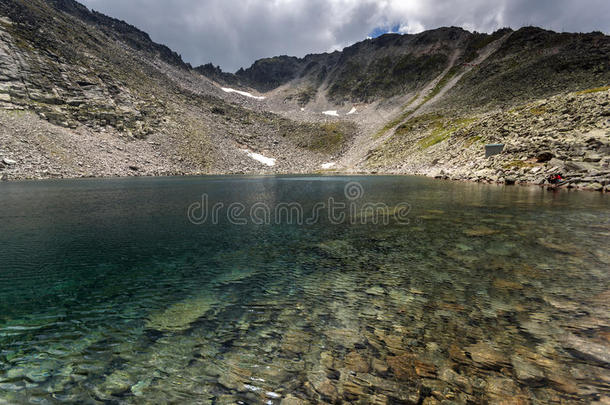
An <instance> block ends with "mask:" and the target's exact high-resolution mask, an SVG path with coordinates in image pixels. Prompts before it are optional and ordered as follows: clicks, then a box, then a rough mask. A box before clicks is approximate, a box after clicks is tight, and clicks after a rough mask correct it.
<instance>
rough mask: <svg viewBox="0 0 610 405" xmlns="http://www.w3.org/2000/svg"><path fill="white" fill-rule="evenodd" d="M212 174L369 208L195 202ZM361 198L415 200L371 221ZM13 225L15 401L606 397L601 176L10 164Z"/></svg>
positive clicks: (607, 211) (218, 191) (0, 393)
mask: <svg viewBox="0 0 610 405" xmlns="http://www.w3.org/2000/svg"><path fill="white" fill-rule="evenodd" d="M349 185H352V186H355V187H356V193H355V194H353V193H350V192H349V191H348V189H347V186H349ZM202 195H205V196H207V201H208V202H209V203H210V205H212V204H213V203H214V202H223V204H224V208H226V207H228V206H229V205H230V204H231V203H235V202H238V203H240V204H243V206H244V207H246V209H245V211H244V212H250V211H249V210H250V208H251V207H252V206H254V205H255V204H257V203H264V204H266V206H267V207H272V208H273V207H277V205H278V204H280V203H288V202H296V203H298V204H299V206H300V207H302V208H303V210H304V212H306V213H307V212H313V207H315V205H316V204H317V203H320V202H322V203H327V202H328V201H329V198H333V201H336V202H337V203H344V204H345V206H346V207H348V208H347V210H348V211H347V215H346V218H350V214H353V213H356V219H357V221H350V220H349V219H345V220H344V221H339V222H337V221H331V220H330V218H329V217H326V216H325V215H321V217H320V218H318V219H317V220H316V221H312V222H311V223H303V224H300V225H299V224H296V223H289V221H288V219H287V218H288V217H286V218H284V219H285V221H273V220H271V221H269V222H270V223H263V224H257V223H255V222H256V221H246V222H247V223H245V224H243V225H240V224H237V223H235V222H236V221H234V220H232V221H228V220H227V218H224V217H223V216H222V213H223V212H224V211H222V209H219V212H220V213H221V214H220V215H219V219H218V221H216V222H218V223H215V222H214V221H213V220H212V219H213V218H212V216H209V217H208V218H207V219H208V220H207V221H206V222H203V221H199V222H197V221H193V218H192V217H190V218H189V215H188V214H189V213H190V212H191V210H190V207H193V204H197V203H198V202H199V201H202ZM366 203H383V204H385V205H386V206H387V207H389V208H388V212H390V213H395V211H396V207H398V206H401V204H402V206H403V207H407V206H408V207H409V210H408V213H407V214H408V215H406V216H405V217H402V220H401V221H397V220H395V218H390V219H389V220H388V221H377V222H378V223H373V222H374V221H373V220H370V219H371V215H372V211H367V212H364V211H362V210H360V208H361V207H362V205H363V204H366ZM351 204H354V206H355V207H357V209H355V210H354V211H353V212H349V207H350V205H351ZM202 205H203V204H202ZM195 206H196V207H198V208H201V206H197V205H195ZM198 218H199V219H201V218H202V217H201V216H199V217H198ZM280 219H281V218H280ZM369 220H370V221H369ZM230 222H233V223H230ZM276 222H277V223H276ZM363 222H364V223H363ZM384 222H387V223H384ZM0 224H2V225H1V226H2V231H1V232H0V246H2V248H1V249H0V404H2V403H6V404H14V403H38V404H53V403H61V402H63V403H85V404H98V403H100V404H101V403H127V404H129V403H207V404H235V403H237V404H263V403H264V404H307V403H361V404H369V403H374V404H402V403H404V404H428V405H430V404H439V403H443V404H465V403H490V404H493V403H498V404H499V403H502V404H511V403H519V404H527V403H595V402H598V403H602V404H607V403H609V402H610V354H609V353H610V272H609V270H610V251H609V250H608V246H609V245H610V199H609V198H608V196H607V195H603V194H599V193H586V192H569V191H566V190H561V191H559V192H551V191H546V190H541V189H539V188H536V187H531V188H530V187H518V188H514V187H512V188H511V187H504V186H496V185H482V184H464V183H455V182H448V181H437V180H430V179H424V178H418V177H405V176H378V177H323V176H322V177H298V176H284V177H282V176H280V177H239V176H217V177H199V178H197V177H194V178H154V179H153V178H151V179H145V178H144V179H106V180H104V179H95V180H93V179H86V180H84V179H83V180H62V181H41V182H14V183H13V182H11V183H5V184H2V185H0Z"/></svg>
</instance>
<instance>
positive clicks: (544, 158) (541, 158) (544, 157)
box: [536, 151, 555, 163]
mask: <svg viewBox="0 0 610 405" xmlns="http://www.w3.org/2000/svg"><path fill="white" fill-rule="evenodd" d="M554 157H555V156H554V155H553V154H552V153H551V152H548V151H545V152H541V153H539V154H538V156H536V161H537V162H538V163H545V162H548V161H550V160H551V159H553V158H554Z"/></svg>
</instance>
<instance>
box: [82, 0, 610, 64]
mask: <svg viewBox="0 0 610 405" xmlns="http://www.w3.org/2000/svg"><path fill="white" fill-rule="evenodd" d="M80 1H81V2H82V3H83V4H85V5H86V6H88V7H89V8H91V9H94V10H97V11H100V12H103V13H104V14H108V15H110V16H112V17H116V18H119V19H122V20H125V21H127V22H129V23H130V24H133V25H135V26H136V27H138V28H140V29H142V30H144V31H146V32H148V33H149V34H150V36H151V37H152V39H153V40H154V41H156V42H159V43H162V44H165V45H167V46H169V47H170V48H172V49H173V50H175V51H177V52H178V53H180V54H181V55H182V57H183V59H184V60H185V61H186V62H190V63H191V64H193V65H194V66H196V65H200V64H204V63H208V62H212V63H214V64H215V65H220V66H221V67H222V68H223V70H225V71H231V72H233V71H235V70H237V69H238V68H240V67H242V66H243V67H247V66H250V65H251V64H252V62H254V61H255V60H256V59H260V58H263V57H268V56H274V55H294V56H299V57H300V56H304V55H306V54H308V53H320V52H327V51H332V50H335V49H342V48H343V47H345V46H347V45H351V44H353V43H355V42H358V41H361V40H363V39H365V38H366V37H367V36H369V35H372V34H373V33H375V34H379V33H380V32H387V31H390V30H396V31H399V32H403V33H416V32H420V31H423V30H426V29H432V28H437V27H440V26H450V25H455V26H460V27H464V28H465V29H468V30H471V31H472V30H476V31H480V32H492V31H494V30H496V29H498V28H502V27H505V26H510V27H512V28H518V27H521V26H524V25H537V26H541V27H544V28H547V29H552V30H555V31H569V32H590V31H602V32H605V33H606V34H608V33H609V32H610V1H609V0H80Z"/></svg>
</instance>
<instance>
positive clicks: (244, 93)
mask: <svg viewBox="0 0 610 405" xmlns="http://www.w3.org/2000/svg"><path fill="white" fill-rule="evenodd" d="M221 89H222V91H224V92H225V93H237V94H239V95H242V96H244V97H250V98H253V99H255V100H264V99H265V97H263V96H255V95H253V94H252V93H248V92H247V91H241V90H235V89H231V88H229V87H221Z"/></svg>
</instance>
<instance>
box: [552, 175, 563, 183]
mask: <svg viewBox="0 0 610 405" xmlns="http://www.w3.org/2000/svg"><path fill="white" fill-rule="evenodd" d="M548 181H549V183H551V184H558V183H561V182H562V181H563V177H561V174H559V173H553V174H551V175H550V176H549V178H548Z"/></svg>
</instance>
